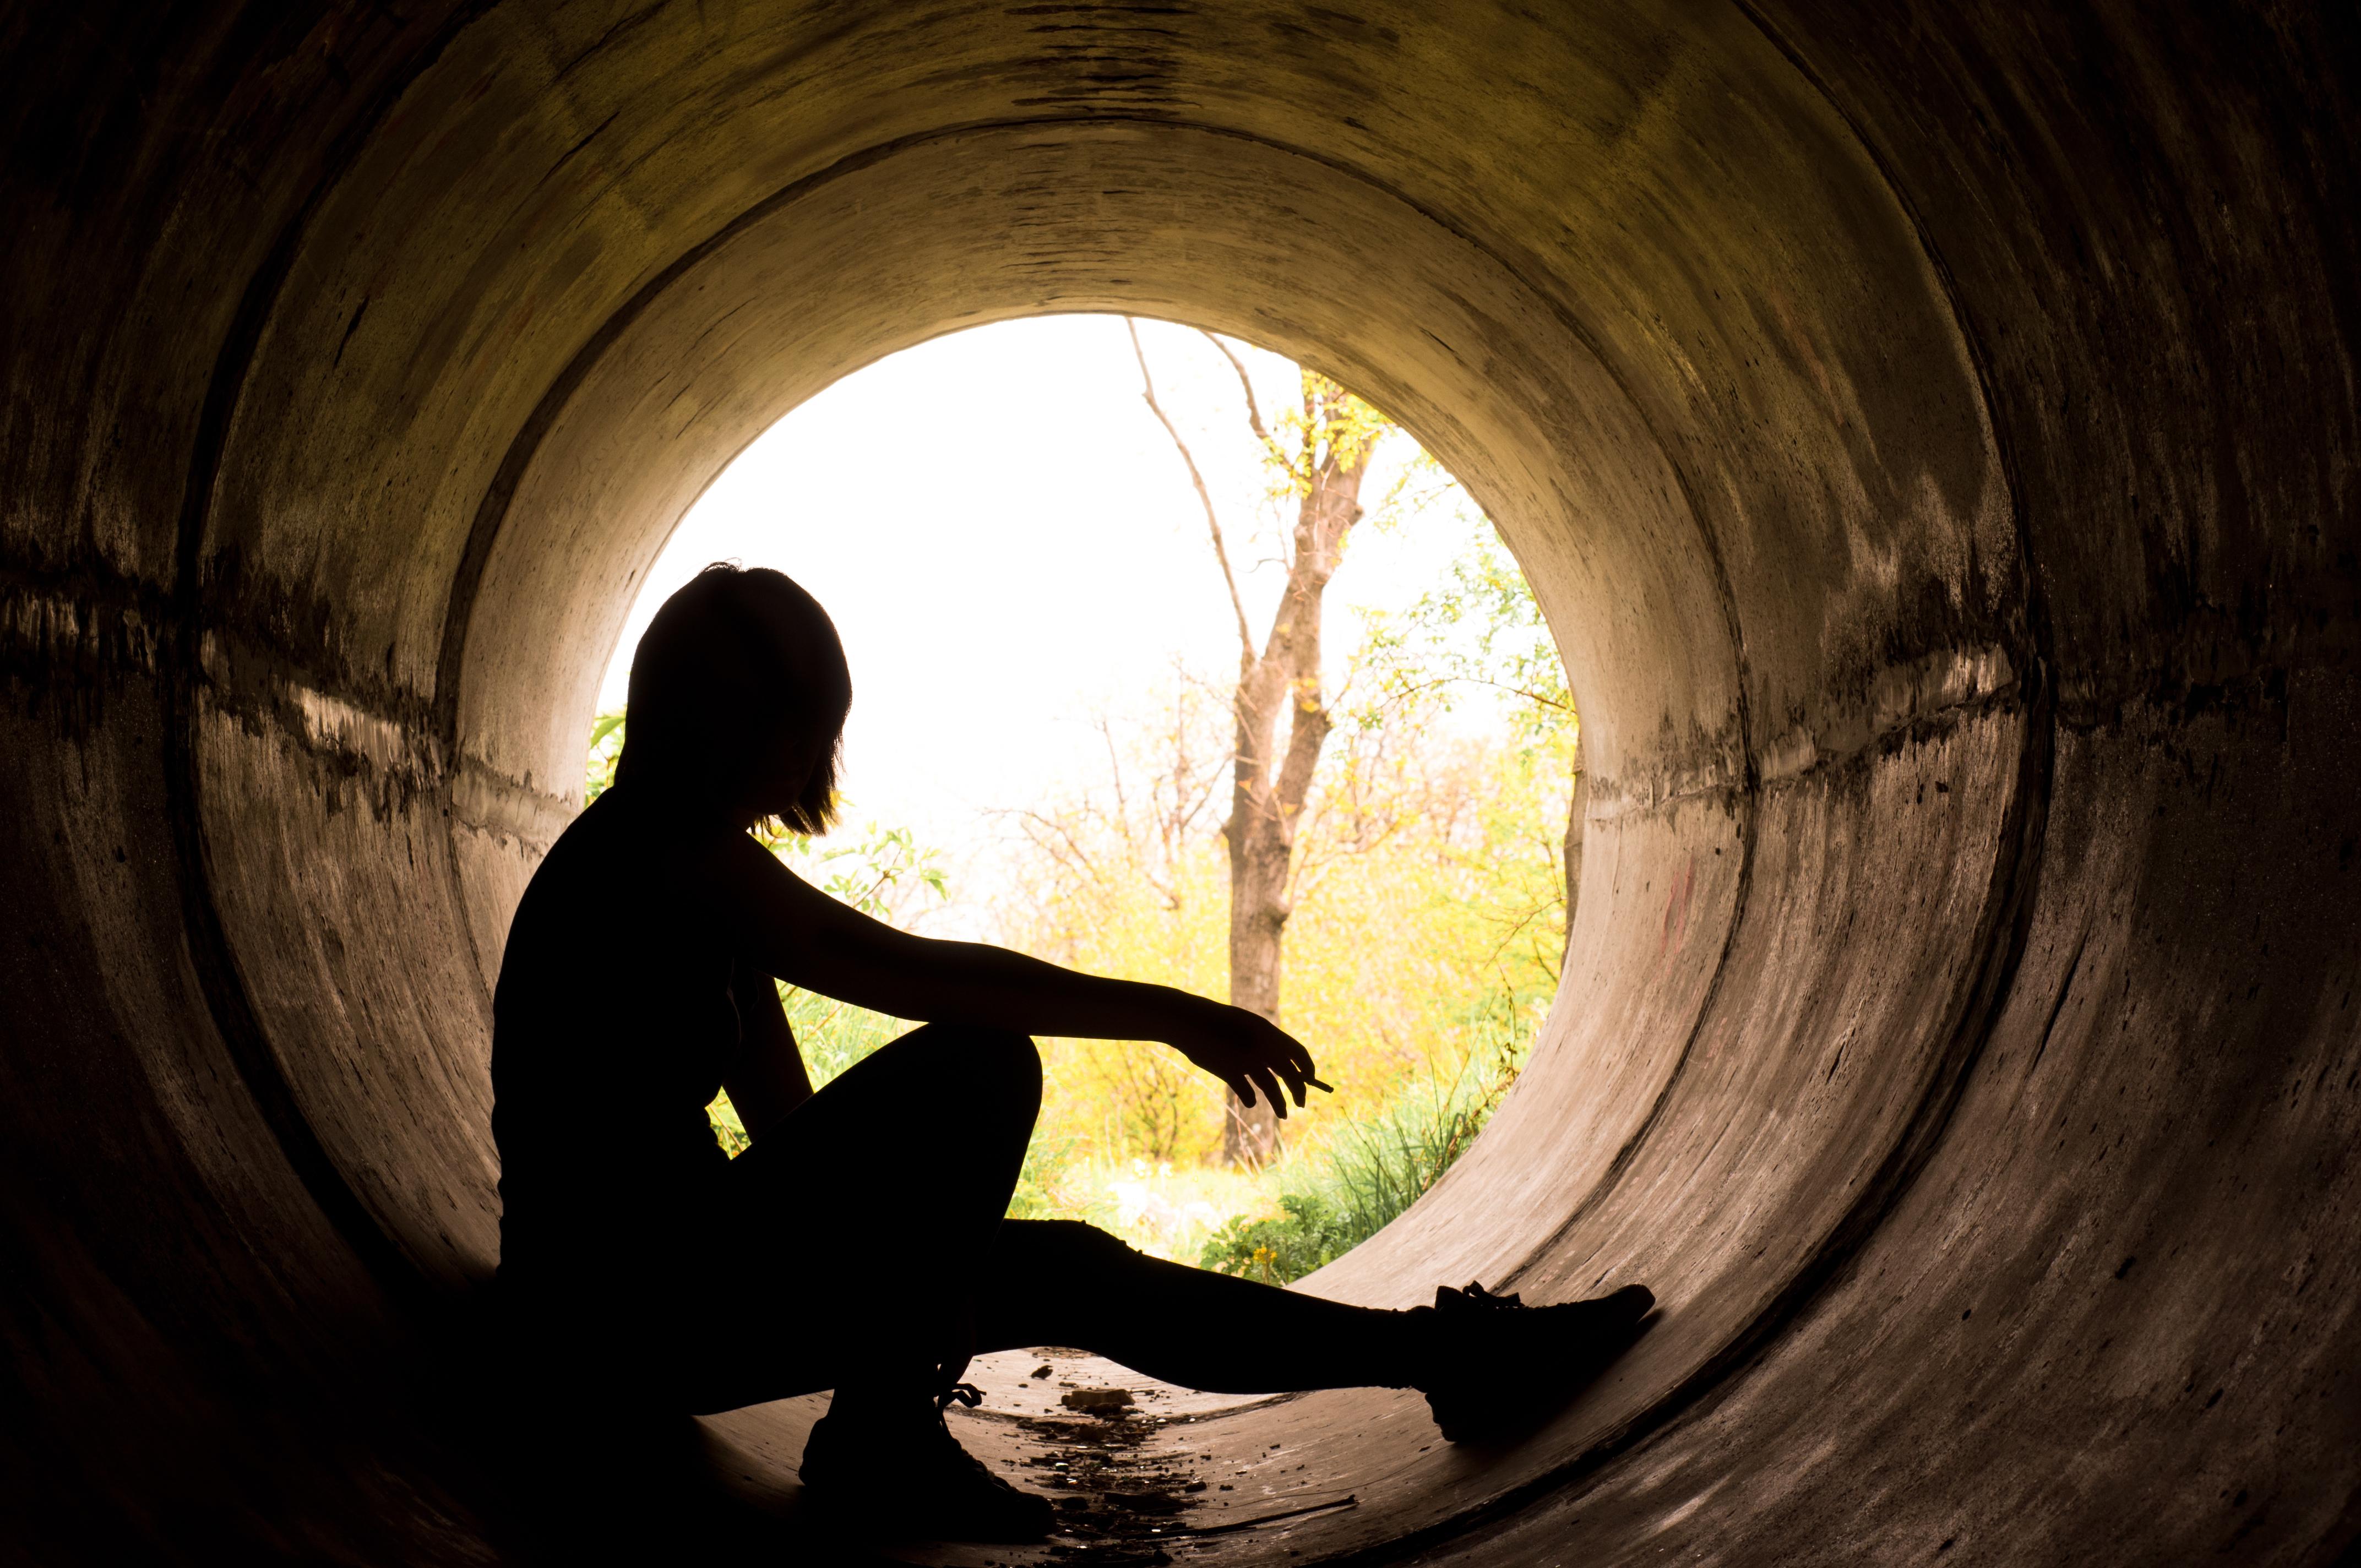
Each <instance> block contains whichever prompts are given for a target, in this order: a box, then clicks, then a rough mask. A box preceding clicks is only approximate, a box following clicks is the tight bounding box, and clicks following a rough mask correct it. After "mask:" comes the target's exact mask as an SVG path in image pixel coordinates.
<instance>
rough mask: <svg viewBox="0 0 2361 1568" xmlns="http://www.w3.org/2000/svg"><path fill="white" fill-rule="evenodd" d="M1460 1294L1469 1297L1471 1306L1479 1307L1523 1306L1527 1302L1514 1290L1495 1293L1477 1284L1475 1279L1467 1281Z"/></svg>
mask: <svg viewBox="0 0 2361 1568" xmlns="http://www.w3.org/2000/svg"><path fill="white" fill-rule="evenodd" d="M1460 1294H1461V1295H1462V1296H1465V1297H1466V1298H1467V1300H1468V1303H1469V1304H1470V1305H1471V1306H1477V1307H1521V1306H1523V1305H1524V1304H1525V1303H1524V1301H1523V1299H1521V1297H1519V1296H1518V1294H1517V1292H1515V1291H1513V1290H1511V1291H1510V1292H1508V1293H1507V1294H1506V1295H1494V1294H1493V1293H1492V1292H1491V1291H1489V1290H1487V1289H1485V1288H1484V1287H1483V1286H1481V1285H1479V1284H1477V1282H1476V1281H1475V1280H1473V1279H1471V1280H1469V1281H1468V1282H1467V1287H1466V1289H1464V1290H1462V1291H1461V1292H1460Z"/></svg>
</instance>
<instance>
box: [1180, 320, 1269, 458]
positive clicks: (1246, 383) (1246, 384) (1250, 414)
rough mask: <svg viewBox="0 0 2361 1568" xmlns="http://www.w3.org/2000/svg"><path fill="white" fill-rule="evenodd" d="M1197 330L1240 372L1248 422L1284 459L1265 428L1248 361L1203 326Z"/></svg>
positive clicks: (1231, 366) (1239, 381)
mask: <svg viewBox="0 0 2361 1568" xmlns="http://www.w3.org/2000/svg"><path fill="white" fill-rule="evenodd" d="M1197 330H1198V331H1199V332H1202V333H1204V334H1205V341H1206V342H1207V343H1210V344H1212V345H1213V346H1214V347H1215V348H1218V349H1220V350H1221V351H1222V357H1223V358H1224V359H1226V360H1228V361H1229V362H1230V368H1231V369H1233V370H1235V371H1236V372H1237V373H1238V388H1239V389H1240V390H1241V391H1243V392H1245V393H1246V423H1248V424H1250V425H1252V426H1253V427H1254V433H1255V435H1256V437H1257V439H1259V440H1260V441H1261V442H1262V444H1263V445H1264V446H1266V447H1268V448H1269V449H1270V451H1271V453H1272V454H1273V455H1279V456H1281V457H1282V459H1283V455H1282V454H1280V453H1279V443H1277V442H1275V441H1273V440H1272V439H1271V438H1270V432H1269V431H1268V430H1266V429H1264V428H1263V422H1262V405H1261V404H1259V403H1257V402H1256V401H1255V393H1254V382H1253V381H1252V380H1250V379H1248V378H1247V376H1246V362H1245V361H1244V360H1242V359H1240V358H1239V357H1238V356H1236V355H1235V354H1233V353H1231V352H1230V345H1228V344H1226V343H1224V342H1223V341H1222V340H1221V339H1220V338H1218V337H1215V336H1214V335H1213V334H1212V333H1210V332H1205V329H1204V328H1203V327H1199V328H1198V329H1197Z"/></svg>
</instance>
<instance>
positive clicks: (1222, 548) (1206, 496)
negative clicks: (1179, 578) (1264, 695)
mask: <svg viewBox="0 0 2361 1568" xmlns="http://www.w3.org/2000/svg"><path fill="white" fill-rule="evenodd" d="M1123 324H1124V328H1125V330H1126V331H1127V332H1129V333H1130V334H1131V352H1132V354H1133V355H1134V356H1136V357H1137V359H1138V360H1139V383H1140V387H1141V389H1142V390H1141V392H1140V394H1139V395H1140V397H1141V398H1142V399H1143V400H1145V401H1146V402H1147V404H1148V412H1150V413H1152V414H1154V415H1155V416H1156V422H1157V423H1159V424H1160V425H1162V426H1163V427H1164V433H1165V434H1167V435H1169V436H1170V437H1171V438H1172V444H1173V445H1174V446H1176V447H1178V448H1179V449H1180V461H1181V462H1183V463H1185V464H1187V465H1188V466H1189V482H1190V483H1191V484H1192V485H1194V486H1196V487H1197V499H1198V501H1199V502H1200V503H1201V504H1202V505H1203V507H1204V509H1205V527H1206V529H1207V530H1208V531H1209V532H1211V533H1212V534H1213V558H1214V559H1215V560H1217V561H1219V562H1220V563H1221V564H1222V581H1223V582H1224V584H1226V585H1228V587H1229V590H1230V609H1232V610H1233V611H1235V613H1236V615H1237V618H1238V646H1239V647H1240V648H1241V649H1242V650H1243V651H1244V653H1245V657H1246V659H1247V660H1248V661H1249V662H1251V661H1252V660H1253V658H1254V656H1255V645H1254V630H1253V629H1252V628H1250V627H1249V626H1247V624H1246V600H1245V599H1243V598H1240V597H1239V596H1238V579H1237V574H1236V573H1235V572H1233V571H1231V570H1230V552H1229V547H1228V546H1227V545H1225V544H1224V543H1222V520H1221V517H1220V515H1219V514H1218V513H1217V512H1215V511H1214V510H1213V492H1212V491H1210V490H1208V489H1206V488H1205V476H1204V475H1202V474H1201V473H1199V472H1198V471H1197V459H1196V458H1195V457H1194V456H1192V455H1190V451H1189V444H1188V443H1187V442H1185V441H1183V440H1181V439H1180V431H1179V430H1178V429H1177V428H1175V427H1174V425H1173V423H1172V421H1171V419H1170V417H1169V416H1168V415H1167V414H1166V413H1165V411H1164V405H1163V404H1161V403H1159V402H1158V401H1157V400H1156V378H1155V377H1153V376H1151V375H1149V374H1148V351H1147V350H1146V349H1144V348H1142V347H1141V346H1140V345H1139V323H1137V322H1136V321H1134V320H1132V318H1131V317H1129V316H1126V317H1124V318H1123ZM1224 352H1227V351H1226V350H1224ZM1239 374H1240V375H1244V374H1245V372H1244V371H1243V370H1241V371H1240V372H1239ZM1257 423H1259V420H1257Z"/></svg>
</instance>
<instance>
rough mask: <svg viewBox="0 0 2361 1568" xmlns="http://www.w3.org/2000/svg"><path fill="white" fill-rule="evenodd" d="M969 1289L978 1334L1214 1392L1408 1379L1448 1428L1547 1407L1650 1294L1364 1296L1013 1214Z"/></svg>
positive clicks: (1448, 1434)
mask: <svg viewBox="0 0 2361 1568" xmlns="http://www.w3.org/2000/svg"><path fill="white" fill-rule="evenodd" d="M977 1302H978V1308H977V1317H976V1331H977V1332H976V1338H977V1342H978V1344H979V1346H980V1347H981V1348H986V1349H993V1350H1014V1349H1017V1348H1020V1347H1023V1346H1027V1345H1036V1344H1071V1345H1079V1346H1081V1347H1082V1348H1083V1349H1085V1350H1089V1351H1093V1352H1095V1353H1097V1354H1101V1355H1104V1356H1107V1357H1109V1358H1110V1359H1112V1360H1115V1361H1120V1362H1122V1363H1123V1364H1124V1365H1126V1366H1130V1367H1133V1368H1136V1369H1137V1370H1138V1371H1141V1372H1145V1373H1147V1374H1148V1376H1151V1377H1160V1378H1163V1379H1164V1380H1165V1381H1167V1382H1170V1383H1179V1384H1182V1385H1184V1386H1187V1387H1195V1388H1205V1389H1210V1390H1213V1391H1214V1392H1217V1393H1225V1394H1260V1393H1274V1392H1279V1391H1280V1390H1286V1389H1296V1388H1341V1387H1361V1386H1367V1385H1385V1386H1388V1387H1412V1388H1417V1389H1419V1390H1420V1391H1421V1392H1422V1393H1424V1394H1425V1395H1426V1400H1427V1404H1428V1406H1429V1408H1430V1409H1432V1410H1433V1414H1434V1420H1435V1424H1436V1425H1437V1426H1438V1427H1439V1428H1440V1429H1441V1430H1442V1432H1443V1435H1444V1437H1445V1438H1448V1439H1450V1440H1451V1441H1452V1442H1466V1441H1469V1440H1480V1439H1483V1438H1487V1437H1499V1436H1500V1435H1503V1434H1505V1433H1508V1432H1510V1431H1516V1430H1518V1429H1519V1428H1521V1427H1522V1426H1524V1425H1526V1424H1529V1423H1531V1422H1532V1421H1536V1420H1541V1419H1543V1418H1545V1417H1546V1416H1547V1415H1548V1414H1549V1412H1550V1411H1552V1410H1553V1409H1556V1408H1557V1407H1559V1406H1560V1405H1562V1404H1563V1403H1564V1402H1565V1400H1566V1399H1567V1398H1571V1397H1572V1396H1573V1394H1574V1393H1575V1392H1576V1390H1577V1389H1579V1388H1580V1387H1582V1386H1583V1385H1584V1384H1585V1383H1587V1382H1588V1381H1589V1380H1590V1379H1591V1378H1592V1377H1595V1376H1598V1373H1599V1372H1600V1371H1601V1370H1602V1369H1603V1368H1604V1367H1605V1366H1606V1365H1607V1364H1608V1363H1609V1362H1610V1361H1612V1360H1613V1359H1614V1358H1615V1357H1616V1356H1617V1355H1618V1354H1621V1352H1622V1351H1623V1350H1624V1349H1625V1348H1627V1347H1628V1346H1629V1345H1630V1344H1631V1342H1632V1340H1633V1339H1634V1338H1636V1337H1637V1334H1638V1332H1639V1330H1640V1328H1641V1326H1642V1321H1643V1320H1645V1319H1646V1317H1647V1315H1648V1313H1649V1311H1650V1310H1652V1309H1653V1307H1654V1305H1655V1297H1654V1296H1653V1294H1652V1293H1651V1292H1650V1291H1649V1290H1648V1289H1647V1288H1645V1287H1644V1286H1638V1285H1630V1286H1625V1287H1624V1288H1622V1289H1620V1290H1616V1291H1613V1292H1610V1293H1609V1294H1608V1295H1605V1296H1601V1297H1598V1298H1596V1299H1592V1300H1587V1301H1565V1302H1560V1303H1558V1304H1556V1305H1554V1306H1543V1307H1527V1306H1525V1305H1523V1304H1522V1303H1521V1301H1520V1300H1519V1299H1517V1298H1516V1297H1515V1296H1513V1295H1495V1294H1493V1293H1491V1292H1490V1291H1488V1290H1485V1289H1484V1288H1482V1287H1481V1286H1477V1285H1470V1286H1468V1287H1467V1288H1465V1289H1458V1290H1455V1289H1443V1290H1438V1291H1437V1292H1435V1304H1434V1305H1433V1307H1416V1308H1412V1309H1411V1310H1409V1311H1406V1312H1386V1311H1375V1310H1370V1309H1368V1308H1366V1307H1348V1306H1345V1304H1343V1303H1342V1302H1338V1301H1325V1300H1323V1299H1320V1298H1319V1297H1316V1296H1308V1295H1305V1294H1303V1293H1301V1292H1300V1291H1294V1290H1281V1289H1279V1288H1275V1287H1272V1286H1268V1285H1257V1284H1255V1283H1253V1282H1251V1281H1249V1280H1245V1279H1234V1278H1231V1277H1228V1276H1226V1275H1221V1274H1213V1273H1210V1272H1208V1271H1206V1270H1203V1269H1196V1268H1188V1267H1184V1266H1181V1265H1180V1264H1177V1263H1166V1262H1163V1261H1161V1260H1160V1259H1157V1258H1152V1257H1147V1256H1143V1255H1141V1254H1139V1253H1137V1252H1134V1251H1133V1250H1132V1249H1131V1248H1129V1247H1127V1246H1126V1245H1123V1244H1122V1243H1121V1242H1119V1241H1117V1240H1115V1237H1113V1236H1110V1235H1108V1234H1106V1233H1105V1232H1104V1231H1100V1230H1097V1229H1094V1228H1093V1227H1092V1226H1089V1225H1084V1224H1078V1223H1072V1222H1069V1221H1047V1222H1036V1223H1027V1222H1024V1221H1017V1220H1011V1221H1009V1222H1007V1223H1005V1224H1004V1225H1002V1226H1001V1229H1000V1234H999V1236H998V1237H997V1239H995V1241H994V1244H993V1248H992V1255H991V1257H990V1259H989V1261H988V1263H987V1264H986V1267H985V1274H984V1278H983V1284H982V1288H980V1289H979V1290H978V1292H977Z"/></svg>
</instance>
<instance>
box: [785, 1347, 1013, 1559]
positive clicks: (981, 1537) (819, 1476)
mask: <svg viewBox="0 0 2361 1568" xmlns="http://www.w3.org/2000/svg"><path fill="white" fill-rule="evenodd" d="M954 1399H956V1400H958V1401H959V1402H960V1403H961V1404H963V1405H966V1406H967V1407H969V1408H970V1409H973V1408H974V1407H975V1406H977V1405H980V1404H982V1403H983V1395H982V1394H980V1393H978V1392H977V1391H976V1390H975V1388H973V1387H972V1386H970V1385H968V1384H965V1383H961V1384H957V1385H954V1386H953V1387H952V1388H951V1389H950V1391H949V1392H948V1393H946V1394H943V1395H942V1396H941V1397H939V1398H937V1399H936V1401H935V1409H934V1414H933V1419H932V1420H928V1419H927V1418H925V1417H924V1416H918V1417H917V1419H915V1420H913V1421H911V1422H910V1423H908V1424H907V1425H903V1426H898V1427H896V1428H895V1429H894V1430H892V1431H881V1430H879V1429H877V1428H874V1427H872V1428H867V1429H861V1430H856V1429H854V1428H852V1427H851V1426H848V1425H846V1424H845V1423H844V1422H843V1421H842V1420H841V1419H840V1418H839V1417H837V1416H835V1415H834V1414H829V1415H826V1416H822V1417H821V1418H820V1419H819V1421H818V1424H817V1425H815V1426H814V1427H813V1428H812V1431H811V1438H810V1440H809V1441H808V1442H806V1443H805V1444H804V1463H803V1482H804V1486H805V1487H806V1489H807V1491H808V1492H809V1493H810V1495H811V1501H812V1505H813V1507H814V1508H816V1509H817V1510H818V1511H819V1512H820V1513H821V1514H822V1515H823V1516H825V1517H826V1518H827V1519H829V1521H830V1522H831V1523H833V1524H836V1525H838V1526H839V1527H841V1528H847V1529H851V1530H859V1531H860V1532H862V1533H865V1534H872V1535H881V1536H890V1537H902V1538H907V1539H911V1540H928V1541H997V1542H1017V1541H1040V1540H1042V1539H1044V1538H1045V1537H1047V1536H1048V1535H1049V1527H1050V1525H1051V1523H1052V1522H1053V1521H1054V1520H1055V1519H1056V1518H1057V1510H1056V1509H1054V1508H1051V1507H1050V1504H1049V1498H1047V1497H1040V1496H1038V1495H1037V1494H1035V1493H1032V1492H1025V1491H1019V1490H1018V1489H1017V1488H1016V1487H1015V1486H1010V1485H1009V1484H1008V1483H1007V1482H1006V1481H1005V1480H1003V1479H1002V1478H1001V1477H999V1476H997V1475H994V1474H993V1473H992V1472H991V1471H990V1470H988V1469H986V1468H985V1467H984V1464H983V1461H982V1460H980V1459H978V1458H976V1457H975V1455H973V1454H972V1453H969V1452H968V1451H967V1450H966V1449H964V1448H961V1446H960V1443H959V1440H958V1439H957V1438H955V1437H953V1436H951V1432H950V1425H949V1423H948V1422H946V1421H945V1420H944V1419H943V1417H944V1413H945V1412H946V1411H947V1410H948V1409H950V1404H951V1401H952V1400H954Z"/></svg>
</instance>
